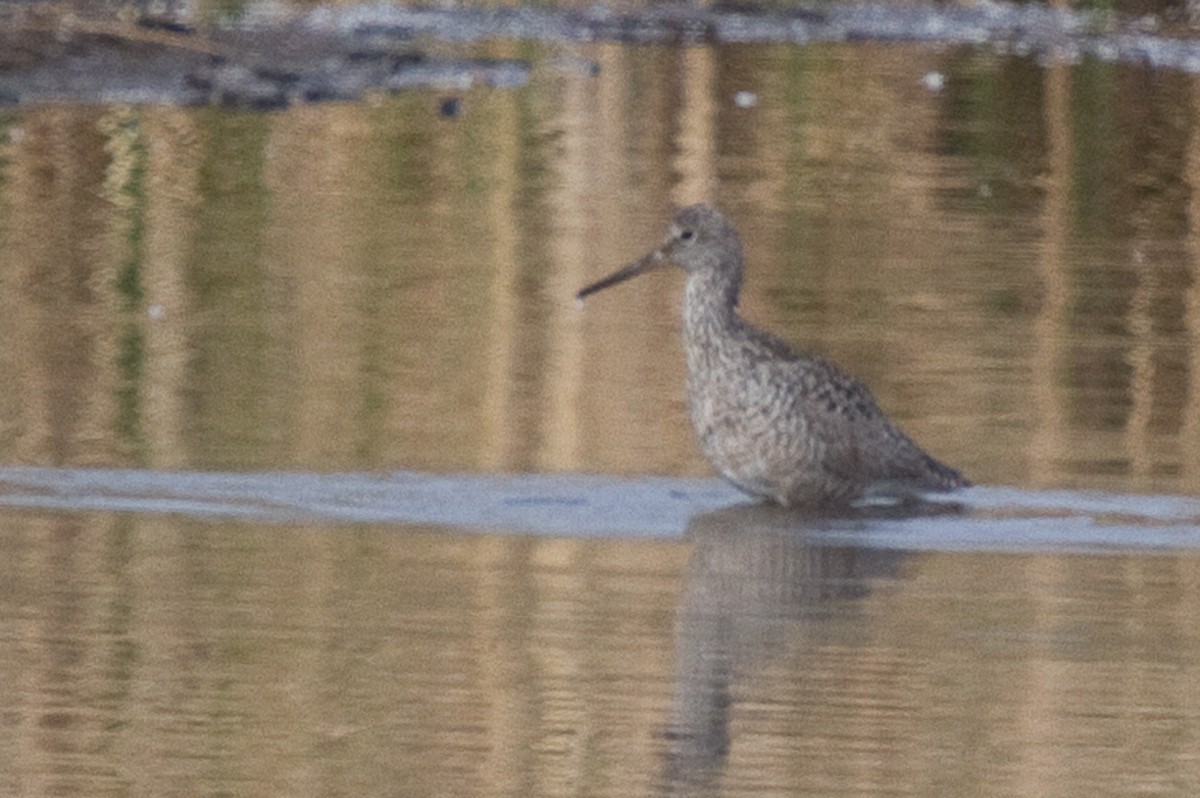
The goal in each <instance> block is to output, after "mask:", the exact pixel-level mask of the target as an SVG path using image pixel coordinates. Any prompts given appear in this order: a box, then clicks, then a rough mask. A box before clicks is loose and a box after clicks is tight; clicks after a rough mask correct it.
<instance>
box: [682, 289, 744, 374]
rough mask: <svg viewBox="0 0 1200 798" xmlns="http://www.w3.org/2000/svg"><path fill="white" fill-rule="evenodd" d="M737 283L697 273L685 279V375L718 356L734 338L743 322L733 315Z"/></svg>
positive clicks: (735, 308)
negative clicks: (686, 359)
mask: <svg viewBox="0 0 1200 798" xmlns="http://www.w3.org/2000/svg"><path fill="white" fill-rule="evenodd" d="M738 287H739V286H738V282H737V280H736V279H731V278H730V277H728V276H726V275H721V274H714V273H711V272H699V273H693V274H690V275H688V280H687V287H686V289H685V291H684V300H683V334H684V338H685V342H686V349H687V357H688V367H689V371H694V370H696V369H697V368H699V367H702V366H703V364H704V362H705V361H707V359H709V358H711V357H714V356H719V352H720V350H721V348H722V347H723V346H725V345H727V344H729V343H730V342H732V341H733V340H734V339H735V338H736V333H737V331H738V330H740V329H741V328H742V326H743V325H744V322H743V321H742V319H741V317H740V316H738V313H737V299H738Z"/></svg>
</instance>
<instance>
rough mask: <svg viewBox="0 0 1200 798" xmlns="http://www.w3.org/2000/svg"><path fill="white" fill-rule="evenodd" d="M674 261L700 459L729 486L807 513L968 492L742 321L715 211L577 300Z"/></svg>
mask: <svg viewBox="0 0 1200 798" xmlns="http://www.w3.org/2000/svg"><path fill="white" fill-rule="evenodd" d="M672 261H673V262H674V263H676V264H677V265H679V266H680V267H681V268H682V269H683V270H684V271H685V272H687V288H686V293H685V299H684V303H683V316H684V324H683V337H684V351H685V353H686V355H687V398H688V411H689V414H690V416H691V420H692V426H693V428H694V429H695V431H696V438H697V440H698V442H699V444H700V449H701V450H702V451H703V452H704V455H705V456H706V457H707V458H708V460H709V462H711V463H712V464H713V466H714V467H715V468H716V469H717V471H719V472H720V473H721V474H722V475H723V476H724V477H725V478H726V479H728V480H729V481H730V482H732V483H733V484H734V485H737V486H738V487H739V488H741V489H742V490H744V491H746V492H747V493H750V494H752V495H754V496H761V497H764V498H768V499H772V500H774V501H776V502H779V503H780V504H783V505H787V506H814V505H828V504H845V503H849V502H853V501H855V500H859V499H863V498H866V497H871V496H875V495H884V496H888V495H892V496H896V495H900V496H903V495H911V494H914V493H919V492H923V491H945V490H952V489H954V488H959V487H964V486H966V485H968V484H970V483H968V482H967V481H966V480H965V479H964V478H963V477H962V476H961V475H960V474H959V473H958V472H957V471H955V470H954V469H952V468H950V467H949V466H946V465H943V464H942V463H939V462H938V461H937V460H935V459H933V458H932V457H930V456H929V455H927V454H926V453H925V452H923V451H922V450H921V448H920V447H918V446H917V445H916V444H915V443H913V442H912V440H911V439H909V437H908V436H907V435H905V434H904V433H903V432H901V431H900V430H899V429H897V428H896V427H895V426H894V425H893V424H892V423H891V422H889V421H888V420H887V417H886V416H884V414H883V411H882V410H880V409H879V406H878V405H877V404H876V403H875V398H874V397H873V396H872V395H871V392H870V390H868V389H867V387H866V386H865V385H864V384H863V383H862V382H860V381H859V380H857V379H855V378H854V377H852V376H850V375H849V374H847V373H846V372H845V371H843V370H842V369H840V368H839V367H838V366H837V365H836V364H834V363H832V362H830V361H829V360H826V359H825V358H823V357H820V356H819V355H815V354H810V353H806V352H798V351H796V350H793V349H792V348H791V347H789V346H788V345H787V344H786V343H784V342H783V341H781V340H779V339H778V338H776V337H775V336H773V335H770V334H768V333H765V332H763V331H761V330H758V329H756V328H754V327H752V326H751V325H749V324H748V323H746V322H745V321H744V320H743V319H742V318H741V316H739V315H738V314H737V310H736V307H737V301H738V291H739V289H740V288H741V281H742V246H741V241H740V239H739V238H738V234H737V231H736V230H735V229H734V228H733V225H732V224H731V223H730V221H729V220H728V219H727V218H726V217H725V216H724V215H723V214H722V213H721V212H720V211H718V210H716V209H715V208H711V207H709V206H706V205H693V206H691V207H688V208H684V209H683V210H682V211H680V212H679V214H678V215H677V216H676V217H675V219H674V220H673V221H672V222H671V225H670V229H669V231H668V235H667V239H666V241H665V242H664V243H663V245H662V246H661V247H659V248H658V249H656V250H654V251H653V252H651V253H649V254H648V255H646V256H645V257H643V258H641V259H640V260H638V261H636V262H634V263H632V264H630V265H628V266H626V267H625V268H623V269H621V270H620V271H617V272H615V273H614V274H612V275H610V276H609V277H606V278H604V279H603V280H600V281H598V282H596V283H593V284H592V285H590V286H588V287H586V288H584V289H583V290H581V291H580V292H579V294H578V296H579V298H580V299H582V298H584V297H585V296H587V295H589V294H592V293H595V292H596V291H599V290H601V289H603V288H607V287H608V286H611V285H615V284H616V283H619V282H623V281H624V280H627V279H629V278H631V277H634V276H636V275H638V274H641V273H643V272H646V271H649V270H651V269H654V268H658V267H660V266H663V265H665V264H667V263H669V262H672Z"/></svg>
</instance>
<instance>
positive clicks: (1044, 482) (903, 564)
mask: <svg viewBox="0 0 1200 798" xmlns="http://www.w3.org/2000/svg"><path fill="white" fill-rule="evenodd" d="M471 54H472V55H474V56H479V57H493V58H522V59H527V60H529V61H530V62H531V63H532V65H533V69H532V71H531V73H530V79H529V82H528V83H527V84H526V85H524V86H521V87H518V88H510V89H482V88H478V87H476V88H473V89H470V90H463V89H460V88H458V87H456V86H445V87H441V88H436V89H430V90H428V91H419V92H411V93H405V94H399V95H386V96H385V95H379V96H372V97H370V98H369V99H368V100H365V101H363V102H359V103H340V104H339V103H329V104H321V105H313V106H299V107H293V108H291V109H288V110H286V111H281V112H277V113H271V114H257V113H246V112H232V111H226V110H220V109H213V108H208V109H179V108H171V107H163V106H142V107H139V106H128V105H111V104H107V105H105V104H100V105H91V106H75V105H43V106H36V107H21V108H14V109H8V110H6V111H5V114H4V116H2V117H0V341H2V342H3V344H2V345H0V373H3V374H4V375H5V379H4V380H0V706H2V707H3V710H2V711H0V763H3V764H0V793H4V794H6V795H28V796H35V795H36V796H42V795H72V794H78V795H147V796H167V795H219V794H224V795H243V794H244V795H281V796H282V795H287V796H296V795H314V796H318V795H319V796H337V795H348V796H349V795H353V796H362V795H376V794H382V795H404V796H407V795H412V796H428V795H480V796H493V795H494V796H509V795H511V796H543V795H544V796H560V795H579V794H588V795H622V796H625V795H705V794H708V795H729V796H743V795H751V794H755V795H760V794H764V793H769V794H780V795H784V794H786V795H813V796H830V795H855V796H867V795H897V796H899V795H906V796H915V795H981V796H1027V795H1042V794H1053V795H1057V796H1075V795H1079V796H1089V797H1091V796H1108V795H1111V796H1127V795H1130V794H1134V793H1137V794H1152V795H1179V796H1190V795H1195V794H1196V793H1197V791H1198V790H1200V765H1198V760H1197V758H1196V756H1195V754H1194V752H1195V751H1196V750H1200V744H1198V741H1197V740H1196V739H1195V738H1196V732H1195V729H1197V728H1200V723H1198V721H1200V717H1198V715H1200V696H1198V694H1197V688H1196V687H1195V685H1197V684H1200V678H1198V677H1200V674H1198V673H1197V672H1196V667H1197V666H1196V663H1197V662H1200V642H1198V639H1197V637H1198V636H1197V633H1196V629H1197V628H1200V624H1197V618H1198V613H1200V589H1198V586H1197V584H1196V582H1197V580H1196V578H1195V574H1196V573H1200V571H1198V570H1197V562H1196V552H1197V551H1200V547H1198V543H1197V535H1198V534H1200V532H1198V530H1200V524H1198V523H1197V518H1198V517H1200V512H1198V511H1197V500H1196V499H1195V497H1196V496H1197V495H1200V454H1198V453H1200V398H1198V397H1200V389H1198V387H1197V386H1198V385H1200V380H1198V379H1197V376H1196V375H1197V374H1198V373H1200V356H1198V355H1197V352H1198V351H1200V349H1198V348H1197V336H1198V332H1197V331H1198V330H1200V315H1198V314H1200V310H1198V308H1200V296H1198V294H1197V290H1198V289H1197V287H1196V286H1197V279H1196V268H1197V267H1196V262H1197V255H1198V253H1200V249H1198V247H1197V237H1196V235H1195V233H1194V231H1195V230H1196V229H1197V227H1198V225H1197V224H1196V222H1195V219H1196V216H1197V206H1196V203H1195V202H1194V201H1193V197H1195V196H1200V193H1198V192H1197V190H1196V186H1195V183H1196V175H1197V167H1196V164H1197V163H1198V162H1200V161H1198V159H1197V157H1196V156H1197V153H1198V152H1200V149H1198V146H1197V142H1198V141H1200V137H1198V136H1197V122H1196V101H1195V97H1196V91H1195V86H1194V85H1193V84H1194V81H1195V78H1194V77H1193V76H1191V75H1188V74H1185V73H1183V72H1176V71H1171V70H1158V71H1155V70H1152V69H1149V68H1147V67H1145V66H1141V65H1138V64H1137V63H1134V62H1131V61H1129V60H1125V61H1121V62H1108V61H1105V60H1101V59H1099V58H1095V57H1084V58H1082V59H1081V60H1079V61H1078V62H1073V61H1071V60H1070V59H1065V60H1064V59H1036V58H1033V57H1022V56H1020V55H1015V54H1005V53H1003V52H997V50H996V49H995V48H990V47H970V46H937V47H934V46H920V45H914V44H899V43H891V44H886V45H885V44H880V43H870V42H867V43H857V44H856V43H841V42H824V43H814V44H811V45H808V46H797V45H794V44H785V43H780V44H772V45H764V44H754V45H748V44H743V45H735V44H728V43H726V44H719V45H713V46H682V45H665V44H664V45H654V46H632V45H629V44H623V43H617V42H599V43H580V42H569V43H565V42H556V41H545V40H541V41H528V40H520V41H516V40H503V39H502V40H487V41H481V42H477V43H475V44H473V45H472V53H471ZM593 65H596V66H598V70H595V69H592V68H591V67H592V66H593ZM739 93H741V94H739ZM447 99H457V100H458V101H459V102H460V105H459V109H460V113H458V114H457V115H450V116H446V115H444V114H443V113H442V109H443V108H444V105H443V103H444V101H445V100H447ZM735 100H736V101H735ZM698 200H707V201H713V202H717V203H719V204H720V205H721V206H722V207H723V208H725V210H726V211H727V212H728V213H729V214H730V216H731V217H732V218H733V219H734V220H735V221H736V222H737V224H738V225H739V228H740V229H741V231H742V233H743V238H744V241H745V244H746V248H747V252H748V257H749V275H748V283H747V285H746V289H745V296H744V311H745V313H746V315H747V316H748V317H750V318H751V319H753V320H754V321H756V322H757V323H760V324H762V325H764V326H766V327H769V328H771V329H772V330H774V331H776V332H778V333H779V334H781V335H782V336H784V337H786V338H788V339H790V340H792V341H794V342H796V343H798V344H802V345H805V346H811V347H814V348H817V349H820V350H821V351H823V352H826V353H828V354H830V355H832V356H833V357H834V358H835V359H836V360H838V361H839V362H840V363H841V364H842V365H844V366H845V367H846V368H848V369H849V370H851V371H852V372H854V373H856V374H859V375H861V376H862V377H864V378H865V379H866V380H867V381H868V382H869V383H870V385H871V386H872V387H873V389H874V391H875V393H876V394H877V397H878V399H879V401H880V403H881V404H882V405H883V406H884V407H885V408H886V409H887V410H888V411H889V413H890V414H891V415H892V416H893V417H894V418H895V419H896V420H897V421H899V422H900V423H901V424H902V425H903V426H904V427H905V428H906V429H907V430H908V431H909V432H910V433H911V434H912V435H913V436H914V437H915V438H917V439H918V440H919V441H921V442H922V444H923V445H924V446H926V447H927V448H928V449H929V450H930V451H932V452H934V453H935V454H937V455H938V456H939V457H940V458H942V459H944V460H946V461H947V462H950V463H952V464H954V465H956V466H958V467H961V468H962V469H963V470H964V471H965V472H966V473H967V474H969V475H970V476H971V477H972V478H973V479H974V480H976V481H977V482H979V483H981V484H982V485H983V487H982V488H980V489H978V490H976V491H972V492H970V493H967V494H965V495H964V496H963V497H961V501H962V504H963V507H962V512H961V513H944V512H943V513H938V514H933V515H919V516H916V517H903V518H897V517H894V516H888V515H886V514H884V515H876V516H859V517H854V518H849V519H847V518H840V519H828V518H824V519H822V518H811V517H804V516H796V515H789V514H780V513H778V512H776V511H772V510H770V509H769V508H762V507H754V506H746V505H744V504H743V503H742V500H741V498H740V497H739V496H738V495H737V494H736V493H735V492H733V491H732V490H730V489H729V488H728V487H727V486H723V485H722V484H721V483H720V482H718V481H716V480H713V479H712V477H711V472H710V470H709V468H708V466H707V464H706V463H704V461H703V460H702V459H701V457H700V456H699V455H698V453H697V452H696V449H695V446H694V444H693V441H692V437H691V431H690V429H689V428H688V426H687V421H686V413H685V410H684V405H683V397H682V385H683V362H682V355H681V352H680V350H679V343H678V325H679V319H678V311H677V307H678V303H679V297H680V291H681V281H680V278H679V276H678V275H669V274H658V275H653V276H650V277H646V278H643V279H641V280H639V281H637V282H636V283H631V284H629V285H626V286H622V287H621V288H620V289H614V290H613V291H611V292H606V293H605V294H603V295H600V296H597V297H595V298H594V300H592V301H589V302H588V303H587V305H586V307H584V308H582V309H581V308H578V307H576V306H575V305H574V303H573V301H572V297H573V295H574V292H575V291H576V290H577V289H578V288H579V287H580V286H582V285H583V284H585V283H587V282H589V281H590V280H592V279H594V278H595V277H597V276H599V275H602V274H605V273H607V272H608V271H610V270H612V269H613V268H615V267H616V266H618V265H620V264H622V263H624V262H626V261H627V260H628V259H630V258H633V257H635V256H637V255H639V254H641V253H642V251H644V250H645V249H646V248H648V247H650V246H652V245H654V244H655V243H657V241H658V240H659V237H660V236H661V233H662V225H663V221H664V220H665V219H666V218H668V217H669V216H670V214H671V211H672V208H673V206H675V205H680V204H685V203H690V202H694V201H698Z"/></svg>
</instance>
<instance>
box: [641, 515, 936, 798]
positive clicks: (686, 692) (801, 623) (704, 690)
mask: <svg viewBox="0 0 1200 798" xmlns="http://www.w3.org/2000/svg"><path fill="white" fill-rule="evenodd" d="M925 509H926V510H927V511H928V513H936V514H949V513H953V512H954V510H953V509H952V505H951V506H950V507H947V505H944V504H939V505H936V506H928V507H927V508H925ZM925 514H926V513H925V512H922V510H921V508H919V507H916V506H914V507H913V508H908V509H904V508H899V507H889V508H875V507H872V508H862V509H855V510H853V511H851V512H850V513H834V514H824V515H823V514H820V513H801V512H796V511H793V510H787V509H784V508H780V507H775V506H772V505H769V504H740V505H735V506H733V507H725V508H722V509H720V510H715V511H713V512H708V513H701V514H699V515H696V516H693V517H692V518H691V519H690V520H689V521H688V526H687V532H686V533H685V534H684V539H685V540H686V541H687V542H688V544H689V545H690V547H691V557H690V559H689V564H688V569H687V572H686V577H685V580H684V588H683V593H682V596H681V599H680V603H679V608H678V611H677V613H676V620H675V692H674V696H673V698H672V701H671V717H670V722H669V725H668V727H667V729H666V731H665V734H664V738H665V740H666V750H665V757H664V768H663V775H662V779H663V784H664V789H663V790H662V792H663V794H665V795H687V796H689V797H690V798H696V797H697V796H703V795H718V794H720V791H719V789H718V787H719V785H720V783H721V774H722V773H723V772H724V770H725V768H726V767H727V765H728V761H729V757H730V754H731V753H732V752H734V751H736V749H737V742H736V740H735V739H734V738H733V737H732V736H731V728H732V727H733V726H734V718H735V717H736V715H737V714H738V711H739V704H742V702H745V701H749V702H750V703H753V702H754V700H755V698H754V697H755V696H758V695H763V694H766V695H776V694H778V691H779V690H780V687H781V683H780V682H779V681H778V679H779V678H780V677H779V675H778V673H776V674H775V675H766V676H764V673H770V669H769V666H770V664H771V663H772V662H774V661H775V660H776V659H777V658H786V657H788V656H789V654H792V653H800V654H802V655H806V656H817V657H819V656H820V654H819V652H821V651H823V650H826V647H827V650H829V651H834V652H840V653H839V654H834V655H833V656H834V657H835V658H836V657H837V656H844V654H845V652H846V651H847V650H850V649H852V648H853V647H854V646H856V645H863V641H864V640H872V639H873V636H872V635H871V634H870V633H868V632H867V631H866V630H867V629H869V628H870V623H871V618H870V616H869V615H864V614H863V612H862V609H861V604H860V602H861V600H862V599H864V598H866V596H867V595H868V594H869V593H870V591H871V587H872V584H873V583H874V582H875V581H876V580H880V579H894V578H896V577H897V575H898V573H899V570H900V567H901V564H902V563H903V562H905V560H906V559H907V557H908V555H906V554H904V553H903V552H898V551H892V550H884V549H866V548H859V547H857V546H854V545H852V541H853V533H854V531H855V530H858V529H862V528H867V527H869V525H870V524H871V523H872V522H873V521H874V520H877V519H883V518H892V519H917V518H920V517H922V516H923V515H925ZM822 533H826V534H828V535H829V537H824V536H823V535H822ZM830 533H831V534H830ZM831 540H832V541H837V542H830V541H831ZM868 660H869V658H868ZM805 661H806V660H805V659H804V658H801V659H799V660H796V661H795V663H789V666H788V667H786V668H784V670H783V672H784V673H786V674H787V676H786V677H783V678H785V679H786V681H787V688H785V689H786V690H787V691H788V694H789V696H790V695H792V694H793V693H792V692H791V690H793V689H794V690H796V691H802V690H803V689H804V686H805V685H806V684H808V683H809V682H810V681H811V680H813V679H814V678H817V679H819V678H820V676H819V674H813V673H811V672H809V671H807V670H805V669H804V668H803V667H801V668H796V667H792V665H793V664H799V663H804V662H805ZM856 661H857V660H856ZM819 670H821V669H820V668H818V671H819ZM797 733H799V732H797ZM752 747H753V746H752Z"/></svg>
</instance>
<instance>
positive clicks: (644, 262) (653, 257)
mask: <svg viewBox="0 0 1200 798" xmlns="http://www.w3.org/2000/svg"><path fill="white" fill-rule="evenodd" d="M666 263H667V259H666V258H665V257H664V256H663V252H662V250H660V249H656V250H654V251H653V252H651V253H650V254H649V255H646V256H645V257H642V258H640V259H638V260H636V261H634V262H633V263H631V264H629V265H628V266H625V267H624V268H621V269H618V270H617V271H615V272H613V273H612V274H610V275H608V276H607V277H605V278H603V279H601V280H597V281H596V282H594V283H592V284H591V285H589V286H585V287H584V288H581V289H580V291H579V293H578V294H576V295H575V299H577V300H582V299H583V298H584V297H588V296H591V295H592V294H594V293H596V292H597V291H603V290H604V289H605V288H608V287H609V286H613V285H616V284H617V283H623V282H625V281H626V280H628V279H630V278H633V277H637V276H638V275H639V274H642V273H644V272H648V271H652V270H654V269H656V268H658V267H660V266H665V265H666Z"/></svg>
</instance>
